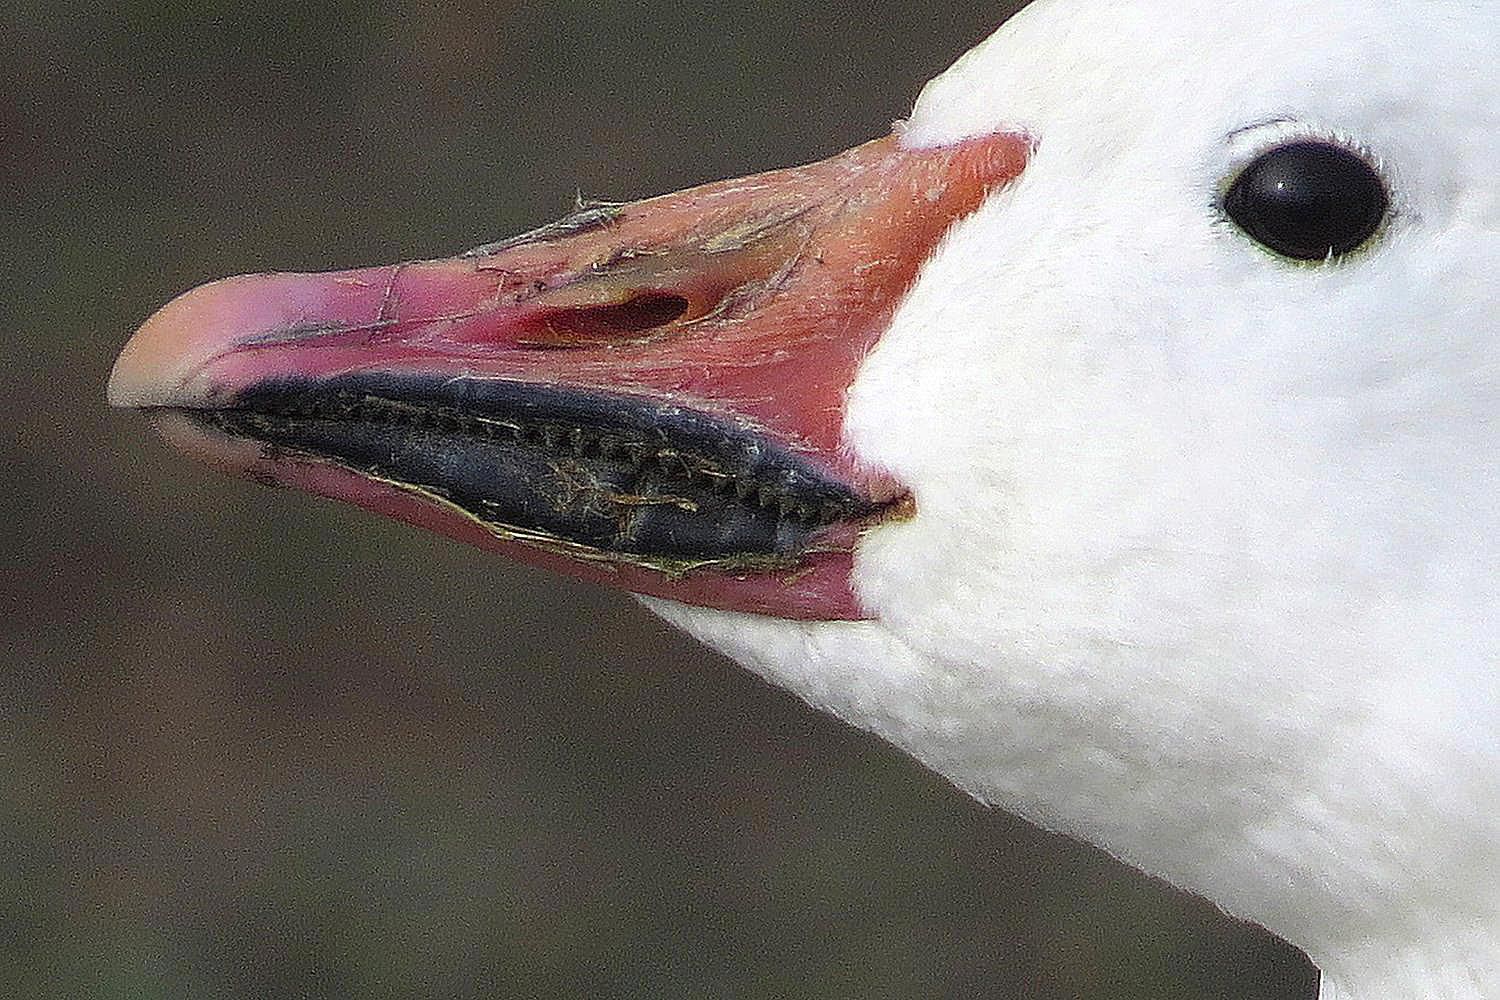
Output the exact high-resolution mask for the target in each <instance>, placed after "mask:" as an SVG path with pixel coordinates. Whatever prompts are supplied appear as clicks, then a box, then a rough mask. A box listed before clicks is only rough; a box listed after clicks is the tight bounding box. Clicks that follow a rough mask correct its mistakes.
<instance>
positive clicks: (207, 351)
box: [105, 279, 234, 409]
mask: <svg viewBox="0 0 1500 1000" xmlns="http://www.w3.org/2000/svg"><path fill="white" fill-rule="evenodd" d="M233 281H234V279H227V280H224V281H214V282H210V283H208V284H206V285H200V286H198V287H197V288H193V289H191V290H190V291H187V292H184V293H182V294H181V295H178V296H177V297H176V298H174V299H172V300H171V301H170V302H168V303H167V304H166V305H164V306H162V307H161V308H160V309H158V310H157V311H156V312H155V313H153V314H152V315H151V316H150V318H148V319H147V320H146V321H145V322H144V323H142V324H141V326H140V329H138V330H136V332H135V333H134V334H133V335H132V336H131V338H130V340H129V341H128V342H126V344H125V347H124V348H123V349H122V350H121V351H120V356H119V357H118V358H116V359H115V364H114V368H113V369H112V370H111V371H110V375H109V384H108V386H107V387H106V389H105V399H106V400H107V401H108V403H109V405H110V406H116V407H124V408H129V409H144V408H148V407H158V406H173V405H179V404H182V403H184V402H187V401H188V400H189V399H190V398H191V396H192V393H191V392H190V391H189V386H188V383H189V382H190V380H191V378H192V375H193V373H194V372H195V371H196V370H197V369H198V368H200V367H201V366H202V365H203V363H204V362H205V361H207V360H209V359H210V358H212V357H213V356H214V354H216V353H217V352H218V351H220V350H222V349H223V346H224V345H223V343H222V341H223V340H224V335H223V332H222V330H223V327H224V325H225V320H224V317H225V314H226V312H228V310H226V309H225V308H224V307H225V306H226V305H227V304H229V303H228V302H226V299H227V298H229V296H226V294H225V293H226V292H229V291H231V290H232V288H233ZM229 315H230V317H231V318H232V317H233V314H232V313H230V314H229Z"/></svg>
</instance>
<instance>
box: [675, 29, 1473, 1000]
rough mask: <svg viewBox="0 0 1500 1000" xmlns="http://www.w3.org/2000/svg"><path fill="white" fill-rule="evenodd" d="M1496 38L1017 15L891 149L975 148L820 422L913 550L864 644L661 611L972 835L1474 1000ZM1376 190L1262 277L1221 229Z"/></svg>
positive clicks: (876, 543) (897, 562) (1340, 973)
mask: <svg viewBox="0 0 1500 1000" xmlns="http://www.w3.org/2000/svg"><path fill="white" fill-rule="evenodd" d="M1497 55H1500V7H1497V6H1496V5H1495V4H1494V3H1490V2H1458V0H1398V2H1388V3H1382V4H1368V3H1356V2H1352V0H1332V2H1321V3H1313V2H1311V0H1271V2H1264V3H1258V4H1229V3H1224V2H1208V0H1192V2H1183V0H1177V2H1166V0H1139V2H1131V3H1127V4H1114V3H1086V2H1083V0H1040V2H1038V3H1035V4H1033V5H1032V6H1031V7H1030V8H1029V9H1028V10H1026V11H1025V12H1024V13H1023V14H1022V15H1020V16H1018V17H1017V18H1015V19H1014V20H1013V21H1011V22H1010V23H1009V24H1007V25H1006V26H1005V27H1004V28H1003V29H1002V30H1001V31H1000V32H998V33H997V34H996V35H995V36H994V37H992V38H991V39H990V40H988V41H987V42H985V43H984V44H983V45H981V46H980V47H979V48H977V49H975V50H974V51H973V52H971V53H969V54H968V55H967V56H965V57H964V58H963V59H962V60H960V61H959V63H958V64H957V65H956V66H954V67H953V69H951V70H950V71H948V72H947V73H945V74H944V75H943V76H941V77H939V78H938V79H936V80H934V81H933V82H932V83H931V84H930V85H929V86H928V87H927V89H926V91H925V92H924V93H923V95H922V97H921V99H920V100H919V101H918V103H917V106H916V109H915V111H914V113H913V115H912V117H911V119H910V121H909V122H908V123H907V124H906V125H905V132H904V140H903V141H904V142H905V143H906V144H907V145H909V146H914V147H920V146H928V145H937V144H944V143H949V142H952V141H954V140H958V139H961V138H965V137H969V136H974V135H981V134H985V133H988V132H992V131H995V130H997V129H1001V128H1020V129H1024V130H1025V131H1026V132H1027V134H1028V135H1029V136H1031V138H1032V139H1033V141H1034V142H1035V144H1036V151H1035V155H1034V157H1033V159H1032V162H1031V163H1030V164H1029V165H1028V166H1027V168H1026V170H1025V172H1024V174H1023V175H1022V176H1021V178H1020V180H1019V181H1017V182H1016V183H1015V184H1013V185H1011V186H1010V187H1008V188H1006V189H1005V190H1003V191H1001V192H1000V193H998V194H997V195H995V196H994V197H993V198H992V199H991V200H990V202H989V203H987V204H986V205H985V206H983V207H982V208H981V209H980V210H979V211H978V212H976V213H975V214H974V215H973V216H971V217H970V218H968V219H967V220H965V221H964V222H962V223H961V224H959V225H958V226H957V227H955V229H954V231H953V232H951V233H950V235H949V237H948V238H947V239H946V241H945V243H944V245H943V246H942V247H941V248H940V250H939V251H938V252H937V253H936V254H935V255H934V256H933V258H932V259H931V260H930V261H929V262H928V263H927V265H926V266H925V268H924V270H923V272H922V274H921V277H920V279H919V281H918V283H917V285H916V286H915V288H914V289H913V290H912V291H911V293H910V294H909V296H908V297H907V299H906V301H905V302H904V304H903V306H902V307H901V309H900V310H899V312H898V313H897V315H896V318H895V320H894V322H893V323H892V325H891V327H890V329H889V330H888V332H887V333H886V334H885V336H884V337H883V339H882V340H881V342H880V344H879V345H878V347H877V348H876V350H875V351H874V353H873V354H872V355H871V356H870V357H869V358H868V359H867V361H866V362H865V364H864V366H863V367H862V369H861V371H860V373H859V376H858V378H857V380H856V382H855V384H854V385H853V387H852V389H851V392H850V403H849V411H848V416H847V422H846V428H845V431H846V440H847V443H848V446H849V447H850V448H852V449H853V450H854V452H855V453H856V455H857V456H858V457H859V459H860V460H861V461H862V462H865V463H870V464H873V465H877V466H880V467H883V468H885V469H888V470H890V471H891V472H893V473H894V474H895V475H896V477H897V478H898V479H899V480H900V481H901V482H902V483H904V484H906V485H907V486H909V487H910V488H911V489H912V490H913V493H914V495H915V498H916V509H917V511H918V515H917V516H916V517H915V518H914V519H912V520H910V521H908V522H905V523H899V524H887V525H884V526H882V527H879V528H878V529H875V530H873V531H872V532H870V533H869V534H868V535H867V536H866V537H865V539H864V541H863V543H862V545H861V548H860V550H859V553H858V559H857V572H856V577H855V584H856V587H857V589H858V591H859V593H860V595H861V597H862V598H863V599H864V601H865V603H866V604H867V605H868V607H870V608H871V609H872V610H873V611H874V612H875V614H876V616H877V618H876V620H874V621H870V622H860V623H847V622H833V623H826V622H825V623H804V622H789V621H780V620H773V619H767V618H758V617H751V616H747V615H739V614H734V613H727V612H717V611H708V610H704V609H699V608H688V607H684V606H680V605H672V604H667V603H664V602H660V601H653V602H652V605H653V607H655V608H656V609H657V610H658V611H659V612H660V613H661V614H663V615H664V616H666V617H667V618H669V619H670V620H672V621H673V622H675V623H677V624H678V625H680V626H682V627H683V628H685V629H687V630H688V631H690V632H692V633H693V634H695V635H697V636H699V637H701V638H702V639H704V640H705V641H706V642H708V643H710V644H711V645H714V646H716V647H718V648H719V649H721V650H724V651H725V652H727V653H728V654H730V655H731V656H733V657H735V658H736V659H738V660H740V661H741V662H743V663H745V664H746V665H747V666H749V667H750V668H752V669H754V670H755V671H757V672H758V673H760V674H762V675H764V676H766V677H768V678H770V679H771V680H773V681H775V682H776V683H778V684H782V685H785V686H786V687H789V688H791V689H792V690H794V691H796V692H798V693H799V694H801V695H802V696H803V697H805V698H806V699H808V700H809V701H810V702H812V703H813V704H815V705H817V706H819V707H822V708H825V709H827V710H829V711H831V712H834V713H836V714H837V715H839V716H841V717H843V718H845V719H847V720H849V721H850V722H852V723H854V724H855V725H858V726H861V727H864V728H866V729H869V730H872V731H874V732H876V733H879V734H880V735H882V736H884V737H885V738H887V739H889V740H891V741H892V742H894V743H895V744H897V745H899V746H901V747H903V748H905V749H906V750H907V751H909V752H910V753H912V754H913V755H914V756H916V757H917V758H919V759H920V760H922V761H923V762H925V763H926V764H928V765H929V766H931V767H932V768H934V769H936V770H937V771H939V772H941V773H943V774H944V775H946V776H948V777H949V778H950V779H952V780H953V781H954V782H955V783H956V784H958V785H959V786H961V787H962V788H964V789H966V790H967V791H969V792H970V793H972V794H974V795H975V796H977V797H979V798H980V799H982V800H984V801H986V802H991V803H994V804H996V805H998V806H1001V807H1003V808H1005V809H1008V810H1012V811H1014V812H1016V813H1019V814H1021V815H1023V816H1025V817H1028V818H1030V819H1032V820H1034V821H1036V822H1038V823H1040V824H1042V825H1044V826H1046V827H1049V828H1051V829H1055V830H1061V831H1064V832H1067V833H1069V834H1072V835H1075V836H1078V837H1081V838H1084V839H1086V840H1089V841H1091V842H1093V843H1096V844H1099V845H1101V846H1103V847H1104V848H1106V849H1108V850H1110V851H1111V852H1113V853H1115V854H1116V855H1118V856H1119V857H1121V858H1123V859H1124V860H1126V861H1128V862H1129V863H1131V864H1134V865H1137V866H1139V867H1141V868H1142V869H1144V870H1146V871H1148V872H1151V873H1153V874H1156V875H1160V876H1162V877H1164V878H1166V879H1168V880H1169V881H1171V882H1173V883H1175V884H1177V885H1179V886H1182V887H1184V888H1187V889H1190V890H1192V891H1195V892H1198V893H1201V894H1203V895H1205V896H1207V897H1208V898H1210V899H1212V900H1214V901H1215V902H1217V903H1219V904H1220V905H1221V906H1223V907H1224V908H1225V909H1226V910H1228V911H1229V912H1230V913H1232V914H1234V915H1236V916H1239V917H1243V918H1247V919H1250V920H1254V921H1257V922H1259V923H1261V924H1263V925H1265V926H1266V927H1268V928H1270V929H1271V930H1273V931H1275V932H1276V933H1278V934H1280V935H1282V936H1284V937H1285V938H1287V939H1288V940H1290V941H1291V942H1293V943H1294V944H1297V945H1299V946H1301V947H1302V948H1304V949H1306V950H1307V951H1308V952H1309V954H1310V955H1311V956H1312V958H1313V959H1314V960H1315V961H1316V962H1317V963H1318V964H1319V965H1320V967H1321V968H1322V969H1323V971H1324V996H1325V997H1327V996H1339V997H1348V998H1353V1000H1375V998H1386V997H1397V998H1407V997H1451V998H1474V997H1483V996H1500V614H1497V611H1500V600H1497V593H1496V573H1497V570H1500V442H1497V438H1500V347H1497V343H1496V341H1497V338H1500V300H1497V297H1496V294H1495V291H1494V288H1495V280H1496V279H1495V275H1496V274H1500V186H1497V183H1496V179H1495V178H1496V175H1497V170H1500V74H1497V73H1496V72H1495V69H1494V65H1495V59H1496V57H1497ZM1304 137H1316V138H1329V139H1334V140H1336V141H1337V142H1339V143H1340V144H1343V145H1346V146H1348V147H1349V148H1352V149H1356V150H1359V151H1361V152H1364V153H1365V154H1367V155H1368V156H1369V157H1370V158H1371V160H1372V161H1373V162H1375V163H1376V164H1378V167H1379V169H1380V171H1381V173H1382V175H1383V177H1384V178H1385V181H1386V183H1387V185H1388V186H1389V189H1390V192H1391V196H1392V202H1393V209H1392V215H1391V218H1390V220H1389V222H1388V224H1387V225H1386V227H1385V229H1384V231H1383V232H1381V233H1380V234H1379V235H1378V236H1377V238H1376V239H1375V241H1374V242H1373V244H1372V245H1371V246H1370V247H1369V248H1368V249H1366V250H1362V251H1359V252H1357V253H1355V254H1353V255H1351V256H1350V257H1348V258H1347V259H1343V260H1337V261H1329V262H1325V263H1314V264H1303V263H1296V262H1292V261H1289V260H1285V259H1282V258H1278V257H1276V256H1275V255H1274V254H1271V253H1269V252H1267V251H1266V250H1265V249H1264V248H1262V247H1260V246H1258V245H1257V244H1256V243H1254V242H1253V241H1251V240H1250V239H1249V238H1248V237H1247V236H1246V235H1245V233H1244V232H1242V231H1240V230H1239V229H1238V228H1236V227H1235V226H1234V225H1233V224H1232V223H1231V222H1230V221H1228V220H1227V219H1226V218H1224V216H1223V213H1222V210H1221V209H1220V207H1219V206H1220V199H1221V197H1222V194H1223V191H1224V189H1225V186H1226V185H1227V184H1228V183H1229V181H1230V180H1231V179H1232V178H1233V177H1234V176H1235V175H1236V173H1237V172H1238V171H1239V170H1240V169H1242V168H1243V167H1244V166H1245V164H1246V163H1248V162H1249V161H1250V159H1251V158H1253V157H1254V156H1255V155H1257V154H1258V153H1260V152H1262V151H1264V150H1266V149H1268V148H1270V147H1271V146H1273V145H1275V144H1277V143H1281V142H1286V141H1288V140H1289V139H1296V138H1304Z"/></svg>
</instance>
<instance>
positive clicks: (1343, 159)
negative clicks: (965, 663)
mask: <svg viewBox="0 0 1500 1000" xmlns="http://www.w3.org/2000/svg"><path fill="white" fill-rule="evenodd" d="M1389 207H1390V196H1389V195H1388V194H1387V193H1386V189H1385V183H1384V182H1383V181H1382V180H1381V179H1380V175H1379V174H1378V173H1376V172H1375V168H1374V167H1372V166H1370V164H1369V163H1367V162H1366V161H1365V159H1364V157H1362V156H1360V155H1359V154H1358V153H1355V152H1353V151H1352V150H1349V149H1346V148H1344V147H1343V146H1340V145H1337V144H1335V143H1331V142H1316V141H1312V140H1307V141H1301V142H1292V143H1288V144H1286V145H1284V146H1278V147H1276V148H1275V149H1272V150H1269V151H1267V152H1265V153H1262V154H1261V155H1260V156H1259V157H1258V158H1257V159H1256V160H1255V161H1254V162H1252V163H1251V164H1250V165H1249V166H1248V167H1246V168H1245V169H1244V171H1243V172H1242V173H1241V174H1240V175H1239V176H1238V177H1237V178H1235V180H1234V183H1232V184H1231V185H1230V186H1229V193H1228V194H1226V195H1225V196H1224V212H1225V214H1227V215H1228V216H1229V218H1231V219H1233V220H1234V223H1235V225H1237V226H1239V227H1240V228H1241V229H1243V230H1244V231H1245V232H1246V233H1248V234H1250V236H1251V238H1253V239H1254V240H1255V241H1256V242H1258V243H1260V244H1262V245H1264V246H1265V247H1267V248H1268V249H1270V250H1274V251H1275V252H1276V253H1279V254H1281V255H1282V256H1283V257H1290V258H1292V259H1293V260H1323V259H1326V258H1327V257H1329V256H1335V257H1336V256H1339V255H1341V254H1346V253H1349V252H1350V251H1352V250H1358V249H1359V248H1360V247H1362V246H1364V245H1365V243H1367V242H1368V241H1369V239H1370V237H1371V236H1374V235H1375V231H1376V230H1377V229H1379V228H1380V223H1381V221H1382V220H1384V219H1385V214H1386V210H1387V209H1388V208H1389Z"/></svg>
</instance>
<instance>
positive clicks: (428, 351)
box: [109, 135, 1027, 619]
mask: <svg viewBox="0 0 1500 1000" xmlns="http://www.w3.org/2000/svg"><path fill="white" fill-rule="evenodd" d="M1026 156H1027V145H1026V142H1025V140H1024V139H1022V138H1020V137H1018V136H1014V135H995V136H989V137H985V138H981V139H975V140H970V141H968V142H965V143H962V144H959V145H954V146H950V147H946V148H942V149H932V150H906V149H902V148H901V146H900V144H899V142H898V141H897V139H896V138H895V137H888V138H886V139H881V140H878V141H875V142H871V143H868V144H866V145H864V146H860V147H857V148H855V149H852V150H850V151H848V152H846V153H843V154H841V155H839V156H836V157H834V158H833V159H830V160H827V161H824V162H822V163H817V164H814V165H811V166H806V167H799V168H795V169H790V170H782V171H777V172H773V173H768V174H762V175H759V176H754V177H749V178H745V179H742V180H734V181H725V182H721V183H717V184H710V185H707V186H704V187H699V188H694V189H692V190H688V191H684V192H682V193H679V194H673V195H666V196H663V197H659V198H653V199H650V200H647V201H642V202H636V203H632V204H626V205H586V206H582V207H580V208H579V210H578V211H577V212H575V213H574V214H573V215H570V216H568V217H567V218H565V219H563V220H562V221H560V222H557V223H553V224H552V225H549V226H545V227H543V228H541V229H539V230H536V231H534V232H532V233H528V234H526V235H524V236H520V237H517V238H515V239H511V240H506V241H504V242H502V243H497V244H493V245H490V246H486V247H480V248H478V249H476V250H473V251H470V252H469V253H466V254H463V255H461V256H458V257H454V258H451V259H445V260H432V261H420V262H412V263H403V264H394V265H388V266H385V267H374V268H364V269H360V270H353V271H341V272H332V273H324V274H253V275H244V276H241V277H237V278H229V279H226V280H223V281H217V282H213V283H211V284H208V285H204V286H202V287H200V288H196V289H194V290H192V291H190V292H188V293H186V294H184V295H182V296H180V297H178V298H177V299H175V300H174V301H172V302H171V303H169V304H168V305H166V306H165V307H164V308H163V309H161V310H160V311H159V312H157V313H156V315H154V316H152V317H151V318H150V319H149V320H147V322H146V323H145V325H144V326H142V327H141V329H140V330H139V331H138V332H137V333H136V334H135V336H134V338H133V339H132V340H131V341H130V343H129V344H127V345H126V347H125V349H124V351H123V352H122V353H121V355H120V357H119V360H118V361H117V362H116V364H115V368H114V373H113V375H112V377H111V379H110V384H109V400H110V402H111V403H113V404H114V405H116V406H128V407H138V408H143V409H148V410H151V411H153V412H154V413H155V414H156V420H157V425H158V427H159V429H160V430H161V431H162V433H163V434H164V435H165V436H166V437H167V439H168V440H169V441H171V442H173V443H174V444H176V445H178V446H179V447H182V448H183V449H185V450H187V451H189V452H191V453H194V454H196V455H198V456H200V457H202V458H205V459H207V460H209V461H210V462H212V463H214V464H217V465H219V466H220V467H223V468H226V469H228V470H230V471H232V472H236V473H239V474H243V475H249V476H252V477H255V478H257V479H261V480H263V481H268V482H272V483H276V484H280V485H287V486H293V487H297V488H300V489H305V490H308V491H310V492H314V493H318V494H322V495H325V496H331V497H335V498H338V499H342V500H345V501H350V502H353V503H355V504H358V505H359V506H362V507H365V508H368V509H370V510H374V511H377V512H379V513H383V514H386V515H389V516H394V517H397V518H400V519H402V520H405V521H409V522H412V523H415V524H418V525H421V526H424V527H428V528H432V529H435V530H437V531H440V532H442V533H444V534H447V535H450V536H452V537H455V538H458V539H461V540H463V541H467V542H471V543H474V544H478V545H480V546H484V547H487V548H492V549H495V550H498V551H501V552H504V553H505V554H507V555H510V556H512V557H514V558H518V559H520V560H522V561H525V562H529V563H533V564H540V565H543V566H549V567H552V568H555V569H560V570H562V571H564V572H567V573H569V574H570V575H573V576H579V577H584V578H587V579H592V580H596V581H600V582H605V583H608V584H609V585H611V586H615V587H620V588H624V589H627V590H631V591H635V592H637V593H643V594H651V595H654V596H658V597H665V598H669V599H673V600H677V601H682V602H685V603H689V604H695V605H702V606H707V607H715V608H724V609H734V610H741V611H748V612H754V613H759V614H766V615H774V616H779V617H785V618H801V619H857V618H861V617H864V615H863V612H862V610H861V608H860V606H859V602H858V599H857V598H856V596H855V594H854V593H853V588H852V585H851V582H850V574H851V572H852V565H853V561H852V551H853V547H854V545H855V543H856V542H857V540H858V537H859V534H860V533H861V532H862V531H864V530H865V529H867V528H868V527H869V526H870V525H872V524H875V523H877V522H879V521H881V520H882V519H887V518H892V517H900V516H904V515H905V514H906V513H907V512H908V511H909V508H910V503H909V500H908V499H907V498H906V496H905V494H904V491H903V490H902V488H901V487H900V486H899V485H898V484H896V483H893V482H890V481H889V480H887V479H885V478H883V477H882V476H880V475H878V474H877V473H876V472H874V471H872V470H869V469H864V468H861V467H859V465H858V464H857V463H856V462H855V461H854V459H853V457H852V456H851V455H850V454H849V453H848V451H847V450H846V449H843V448H842V447H841V445H840V433H841V427H842V423H843V413H844V398H845V393H846V390H847V389H848V387H849V385H850V383H851V382H852V381H853V379H854V375H855V370H856V368H857V367H858V365H859V363H860V360H861V359H862V358H863V356H864V355H865V354H866V352H867V351H869V349H870V348H871V347H872V346H873V345H874V343H875V342H876V341H877V340H878V339H879V337H880V335H881V333H882V332H883V331H884V329H885V327H886V325H887V323H888V322H889V320H890V317H891V314H892V312H893V311H894V309H895V308H896V306H897V305H898V304H899V303H900V301H901V299H902V297H903V296H904V294H905V293H906V291H907V289H908V288H909V287H910V285H911V284H912V282H913V280H914V278H915V276H916V274H917V271H918V268H919V267H920V266H921V264H922V262H923V261H924V260H925V259H926V258H927V257H928V255H929V254H930V253H931V252H932V250H933V248H934V247H935V246H936V244H937V242H938V241H939V239H941V237H942V235H943V233H944V232H945V231H946V230H947V229H948V228H949V226H950V225H951V224H952V223H953V222H954V221H955V220H957V219H959V218H961V217H963V216H964V215H966V214H968V213H969V212H971V211H973V209H974V208H976V207H977V206H978V205H979V204H980V202H981V201H982V200H983V199H984V198H985V197H986V195H987V194H988V193H989V192H991V191H993V190H995V189H996V188H998V187H1000V186H1002V185H1004V184H1006V183H1007V182H1009V181H1010V180H1011V179H1013V178H1014V177H1016V176H1017V175H1018V174H1019V173H1020V171H1021V169H1022V167H1023V165H1024V163H1025V160H1026Z"/></svg>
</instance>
